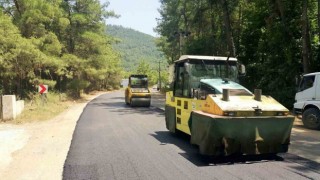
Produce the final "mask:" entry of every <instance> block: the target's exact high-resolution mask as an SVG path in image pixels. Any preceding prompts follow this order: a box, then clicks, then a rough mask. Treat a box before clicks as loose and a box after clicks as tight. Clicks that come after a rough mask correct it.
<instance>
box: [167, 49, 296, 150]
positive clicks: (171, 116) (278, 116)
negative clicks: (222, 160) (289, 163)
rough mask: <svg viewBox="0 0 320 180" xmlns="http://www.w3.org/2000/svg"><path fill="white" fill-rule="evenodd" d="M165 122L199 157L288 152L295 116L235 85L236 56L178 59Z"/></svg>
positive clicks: (242, 68)
mask: <svg viewBox="0 0 320 180" xmlns="http://www.w3.org/2000/svg"><path fill="white" fill-rule="evenodd" d="M173 66H174V67H173V68H172V69H173V71H172V75H171V77H172V79H171V81H172V83H171V88H170V91H168V92H167V93H166V106H165V120H166V127H167V129H168V130H169V131H171V132H176V131H182V132H184V133H186V134H189V135H191V143H192V144H195V145H198V146H199V150H200V154H204V155H213V156H228V155H232V154H242V155H252V154H276V153H282V152H287V151H288V147H289V144H290V134H291V129H292V126H293V121H294V117H293V116H290V115H288V113H289V110H288V109H287V108H285V107H284V106H282V105H281V104H280V103H278V102H277V101H276V100H275V99H273V98H272V97H270V96H264V95H262V91H261V90H260V89H256V90H254V93H252V92H250V91H249V90H248V89H246V88H245V87H243V86H242V85H240V84H239V83H238V76H239V74H240V75H241V74H243V75H244V73H245V66H243V65H241V64H239V63H238V61H237V59H236V58H231V57H218V56H191V55H183V56H181V57H180V59H179V60H176V61H175V62H174V64H173Z"/></svg>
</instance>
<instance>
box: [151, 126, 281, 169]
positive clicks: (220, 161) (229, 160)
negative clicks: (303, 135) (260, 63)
mask: <svg viewBox="0 0 320 180" xmlns="http://www.w3.org/2000/svg"><path fill="white" fill-rule="evenodd" d="M150 135H151V136H153V137H154V138H156V139H157V140H158V141H159V142H160V143H161V144H160V145H166V144H174V145H176V146H177V147H179V148H180V149H181V150H183V151H184V153H179V154H180V155H181V156H182V157H184V158H186V159H187V160H189V161H190V162H192V163H193V164H194V165H196V166H216V165H234V164H254V163H263V162H268V161H283V158H282V157H281V156H277V155H274V154H267V155H246V156H244V155H232V156H226V157H223V156H219V157H215V156H205V155H201V154H200V153H199V149H198V146H196V145H192V144H190V136H189V135H186V134H184V133H181V132H179V133H175V134H173V133H170V132H169V131H157V132H155V134H150Z"/></svg>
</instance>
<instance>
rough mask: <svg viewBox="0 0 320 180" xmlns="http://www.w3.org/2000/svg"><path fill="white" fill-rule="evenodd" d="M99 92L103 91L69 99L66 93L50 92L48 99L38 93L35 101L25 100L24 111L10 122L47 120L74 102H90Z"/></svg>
mask: <svg viewBox="0 0 320 180" xmlns="http://www.w3.org/2000/svg"><path fill="white" fill-rule="evenodd" d="M98 93H102V92H92V93H90V94H82V95H81V98H80V99H77V100H74V99H69V98H67V97H66V95H65V94H61V95H59V94H57V93H48V94H47V98H46V99H42V97H41V95H37V96H36V97H35V98H34V100H33V101H28V102H25V108H24V110H23V112H22V113H21V114H20V115H19V116H18V117H17V118H16V119H14V120H11V121H8V123H13V124H21V123H29V122H40V121H46V120H49V119H52V118H54V117H55V116H57V115H59V114H60V113H62V112H63V111H65V110H67V109H68V108H69V107H70V106H72V105H74V104H77V103H85V102H88V101H89V100H90V99H92V97H94V96H95V95H97V94H98Z"/></svg>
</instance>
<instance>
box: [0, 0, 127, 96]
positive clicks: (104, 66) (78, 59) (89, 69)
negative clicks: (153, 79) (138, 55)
mask: <svg viewBox="0 0 320 180" xmlns="http://www.w3.org/2000/svg"><path fill="white" fill-rule="evenodd" d="M107 6H108V4H102V5H101V4H100V2H99V1H96V0H85V1H84V0H80V1H78V0H77V1H75V0H67V1H62V0H57V1H43V0H21V1H1V2H0V19H1V21H0V94H15V95H17V97H18V99H29V100H31V98H32V97H30V94H34V93H35V92H37V88H38V85H39V84H46V85H48V86H49V92H58V91H60V92H63V93H66V94H67V95H68V96H69V97H73V98H80V95H81V92H82V91H84V92H87V93H88V92H90V91H94V90H102V89H107V88H108V89H117V88H119V82H120V79H121V78H122V77H121V76H122V72H123V70H122V67H121V59H120V55H119V53H118V52H116V51H115V50H114V49H113V48H112V46H111V44H112V43H113V42H114V40H113V38H111V37H109V36H107V35H106V33H105V20H107V19H108V18H110V17H117V15H115V14H114V13H113V12H112V11H107V10H106V8H107Z"/></svg>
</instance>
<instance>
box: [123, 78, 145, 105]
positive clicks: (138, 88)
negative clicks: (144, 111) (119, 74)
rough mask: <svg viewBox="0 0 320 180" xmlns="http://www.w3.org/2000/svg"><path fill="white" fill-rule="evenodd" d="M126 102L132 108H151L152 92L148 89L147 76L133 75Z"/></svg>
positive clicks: (126, 94) (126, 91)
mask: <svg viewBox="0 0 320 180" xmlns="http://www.w3.org/2000/svg"><path fill="white" fill-rule="evenodd" d="M125 102H126V104H127V105H130V106H131V107H137V106H143V107H149V106H150V104H151V92H150V90H149V88H148V78H147V76H146V75H131V76H130V77H129V84H128V87H127V88H126V90H125Z"/></svg>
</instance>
